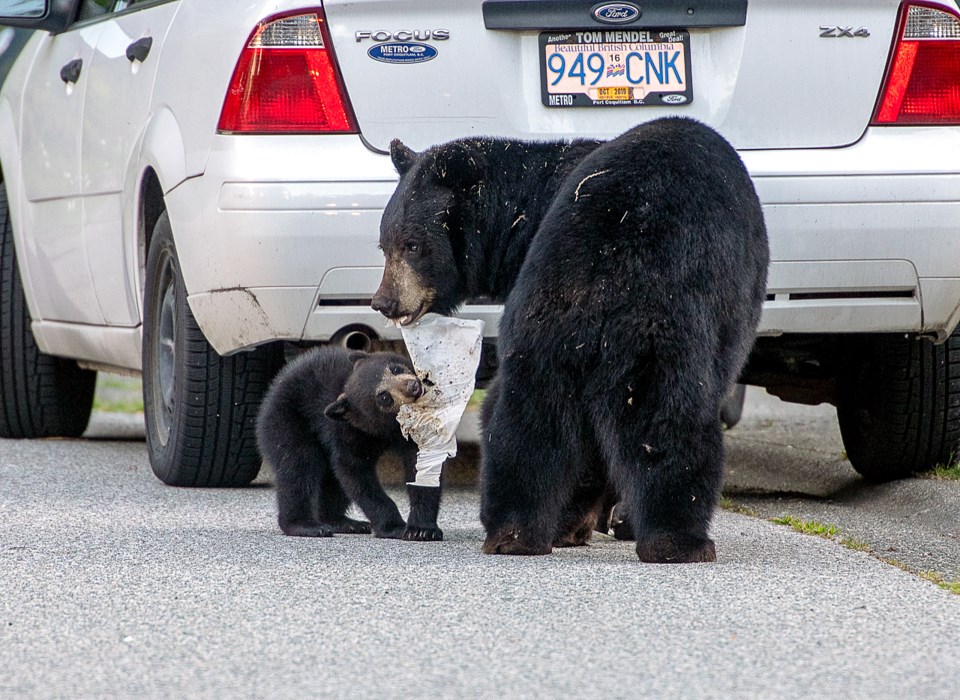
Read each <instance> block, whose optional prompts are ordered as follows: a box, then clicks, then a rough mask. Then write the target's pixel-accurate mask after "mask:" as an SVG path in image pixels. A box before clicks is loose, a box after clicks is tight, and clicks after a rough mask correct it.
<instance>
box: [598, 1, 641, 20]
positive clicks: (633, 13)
mask: <svg viewBox="0 0 960 700" xmlns="http://www.w3.org/2000/svg"><path fill="white" fill-rule="evenodd" d="M641 14H642V13H641V12H640V8H639V7H637V6H636V5H631V4H630V3H628V2H607V3H604V4H603V5H597V6H596V7H594V8H593V16H594V17H596V18H597V21H599V22H603V23H605V24H623V23H625V22H632V21H633V20H635V19H638V18H639V17H640V15H641Z"/></svg>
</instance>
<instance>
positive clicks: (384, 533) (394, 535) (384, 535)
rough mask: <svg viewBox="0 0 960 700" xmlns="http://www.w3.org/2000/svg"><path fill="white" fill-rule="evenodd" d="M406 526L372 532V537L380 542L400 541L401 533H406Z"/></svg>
mask: <svg viewBox="0 0 960 700" xmlns="http://www.w3.org/2000/svg"><path fill="white" fill-rule="evenodd" d="M406 528H407V526H406V525H404V524H402V523H401V524H400V525H391V526H389V527H387V528H385V529H383V530H374V532H373V536H374V537H379V538H380V539H382V540H401V539H403V533H404V532H405V531H406Z"/></svg>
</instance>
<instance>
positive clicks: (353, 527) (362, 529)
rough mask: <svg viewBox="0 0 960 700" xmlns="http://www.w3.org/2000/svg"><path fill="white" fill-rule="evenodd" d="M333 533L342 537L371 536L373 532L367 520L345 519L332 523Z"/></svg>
mask: <svg viewBox="0 0 960 700" xmlns="http://www.w3.org/2000/svg"><path fill="white" fill-rule="evenodd" d="M330 526H331V527H332V528H333V531H334V532H336V533H338V534H341V535H369V534H370V533H371V532H372V529H371V527H370V523H368V522H367V521H366V520H354V519H353V518H343V519H341V520H338V521H337V522H335V523H330Z"/></svg>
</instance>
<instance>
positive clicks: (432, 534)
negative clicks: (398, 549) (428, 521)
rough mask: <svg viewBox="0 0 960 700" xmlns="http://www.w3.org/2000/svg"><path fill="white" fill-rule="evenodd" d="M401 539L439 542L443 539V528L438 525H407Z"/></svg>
mask: <svg viewBox="0 0 960 700" xmlns="http://www.w3.org/2000/svg"><path fill="white" fill-rule="evenodd" d="M403 539H405V540H408V541H410V542H440V541H441V540H442V539H443V530H441V529H440V528H439V527H436V526H434V527H426V526H420V525H407V529H406V530H404V531H403Z"/></svg>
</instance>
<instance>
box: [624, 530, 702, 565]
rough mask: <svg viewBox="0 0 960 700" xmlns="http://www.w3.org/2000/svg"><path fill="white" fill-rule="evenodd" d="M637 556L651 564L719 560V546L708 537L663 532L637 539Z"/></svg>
mask: <svg viewBox="0 0 960 700" xmlns="http://www.w3.org/2000/svg"><path fill="white" fill-rule="evenodd" d="M637 556H638V557H639V558H640V561H642V562H647V563H649V564H691V563H695V562H709V561H716V560H717V548H716V547H715V546H714V544H713V540H711V539H710V538H708V537H698V536H696V535H689V534H686V533H680V532H661V533H657V534H655V535H650V536H648V537H643V538H641V539H638V540H637Z"/></svg>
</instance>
